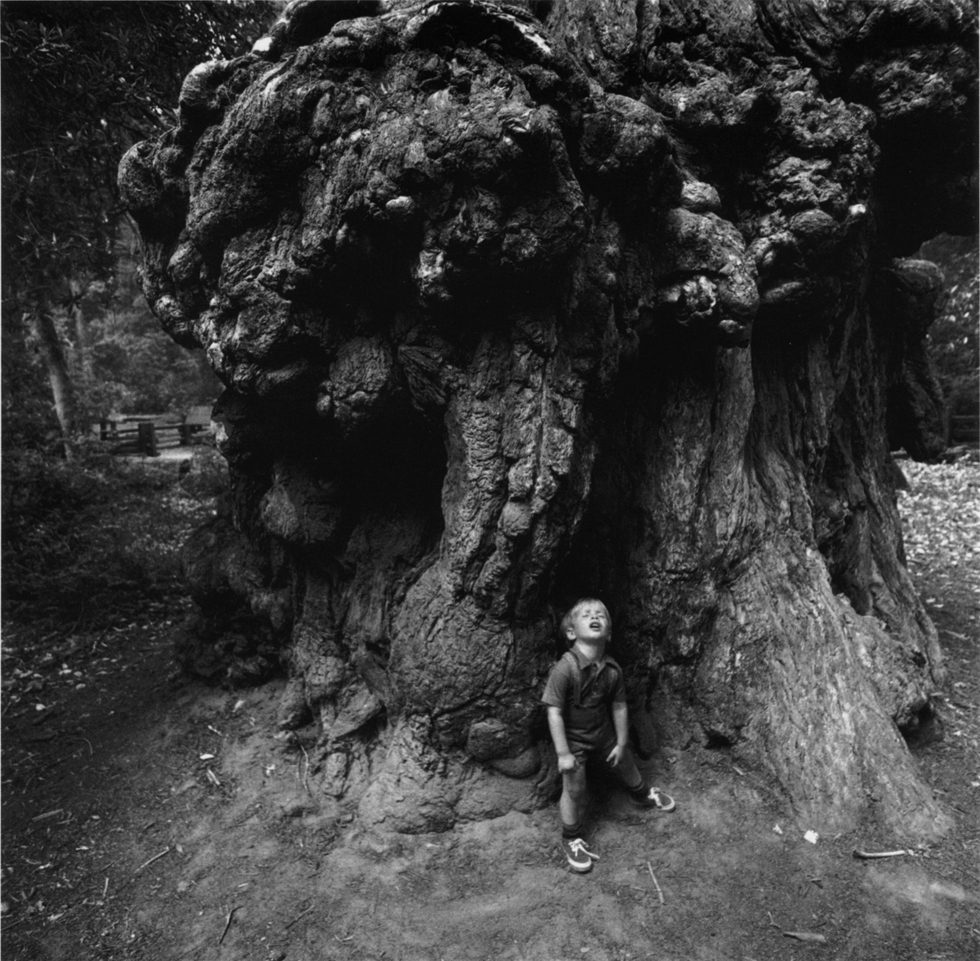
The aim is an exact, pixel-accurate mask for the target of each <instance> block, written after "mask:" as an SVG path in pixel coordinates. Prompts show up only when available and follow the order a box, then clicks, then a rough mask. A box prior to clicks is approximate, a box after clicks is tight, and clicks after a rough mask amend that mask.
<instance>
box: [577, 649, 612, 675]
mask: <svg viewBox="0 0 980 961" xmlns="http://www.w3.org/2000/svg"><path fill="white" fill-rule="evenodd" d="M569 650H570V651H571V652H572V657H574V658H575V663H576V664H578V668H579V670H580V671H584V670H585V669H586V668H587V667H592V666H594V667H595V669H596V673H598V672H599V671H601V670H602V669H603V668H604V667H605V666H606V664H608V663H609V656H608V655H607V654H603V655H602V657H600V658H599V660H598V661H590V660H589V659H588V658H587V657H586V656H585V655H584V654H580V653H579V652H578V651H577V650H576V648H575V645H574V644H573V645H572V646H571V647H570V648H569Z"/></svg>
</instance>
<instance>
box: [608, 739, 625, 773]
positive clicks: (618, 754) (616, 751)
mask: <svg viewBox="0 0 980 961" xmlns="http://www.w3.org/2000/svg"><path fill="white" fill-rule="evenodd" d="M625 750H626V745H625V744H617V745H616V746H615V747H614V748H613V749H612V750H611V751H610V752H609V756H608V757H607V758H606V764H609V765H610V766H612V767H616V766H617V765H618V764H619V762H620V761H621V760H622V759H623V751H625Z"/></svg>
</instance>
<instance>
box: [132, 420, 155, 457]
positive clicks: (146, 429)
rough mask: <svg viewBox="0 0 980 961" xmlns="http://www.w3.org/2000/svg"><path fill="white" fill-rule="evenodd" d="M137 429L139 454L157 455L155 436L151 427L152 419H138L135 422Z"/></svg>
mask: <svg viewBox="0 0 980 961" xmlns="http://www.w3.org/2000/svg"><path fill="white" fill-rule="evenodd" d="M137 428H138V430H139V435H138V436H139V441H138V447H139V451H140V453H141V454H143V455H145V456H146V457H156V456H157V453H158V451H157V436H156V430H155V429H154V427H153V421H151V420H150V421H140V422H139V424H137Z"/></svg>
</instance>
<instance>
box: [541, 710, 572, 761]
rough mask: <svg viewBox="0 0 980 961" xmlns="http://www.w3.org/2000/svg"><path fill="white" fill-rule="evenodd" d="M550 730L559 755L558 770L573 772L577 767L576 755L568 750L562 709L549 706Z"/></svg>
mask: <svg viewBox="0 0 980 961" xmlns="http://www.w3.org/2000/svg"><path fill="white" fill-rule="evenodd" d="M548 730H549V731H550V732H551V740H552V743H553V744H554V745H555V753H556V754H557V755H558V770H559V771H572V770H574V769H575V767H576V764H577V762H576V760H575V755H574V754H572V752H571V751H570V750H569V749H568V738H567V737H566V736H565V719H564V718H563V717H562V714H561V708H560V707H552V706H551V705H548Z"/></svg>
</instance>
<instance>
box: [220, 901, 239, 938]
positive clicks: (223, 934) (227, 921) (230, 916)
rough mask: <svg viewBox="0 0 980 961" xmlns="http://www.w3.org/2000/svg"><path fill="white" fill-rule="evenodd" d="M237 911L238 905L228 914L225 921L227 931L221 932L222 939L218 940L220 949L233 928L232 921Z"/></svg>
mask: <svg viewBox="0 0 980 961" xmlns="http://www.w3.org/2000/svg"><path fill="white" fill-rule="evenodd" d="M237 910H238V905H237V904H236V905H235V907H233V908H232V909H231V910H230V911H229V912H228V917H227V918H226V919H225V929H224V931H222V932H221V937H220V938H218V947H221V945H222V943H223V942H224V940H225V935H226V934H227V933H228V929H229V928H230V927H231V919H232V918H233V917H234V916H235V912H236V911H237Z"/></svg>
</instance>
